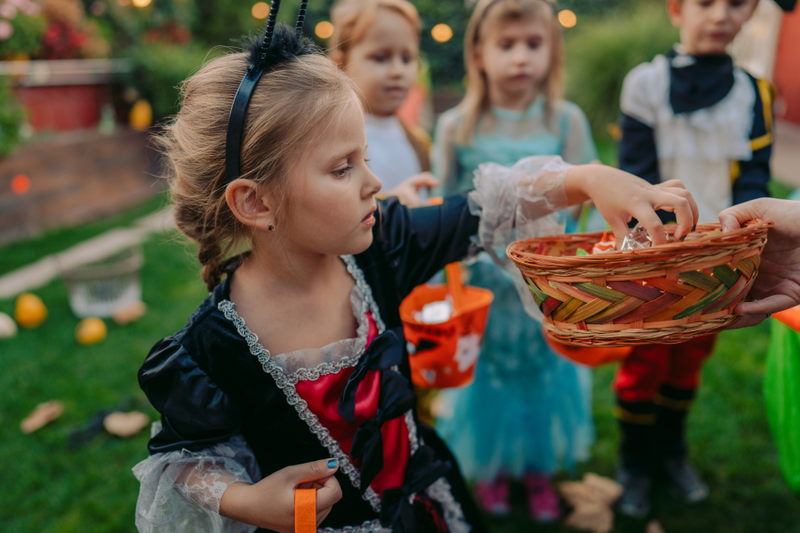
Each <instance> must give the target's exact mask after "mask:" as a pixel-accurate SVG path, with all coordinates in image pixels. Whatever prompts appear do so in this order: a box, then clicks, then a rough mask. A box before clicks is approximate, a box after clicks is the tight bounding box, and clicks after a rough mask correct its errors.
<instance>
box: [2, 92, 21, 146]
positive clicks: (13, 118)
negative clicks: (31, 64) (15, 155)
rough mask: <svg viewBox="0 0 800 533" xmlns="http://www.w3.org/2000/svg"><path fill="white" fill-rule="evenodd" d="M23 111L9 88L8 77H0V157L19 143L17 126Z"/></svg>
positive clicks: (18, 126)
mask: <svg viewBox="0 0 800 533" xmlns="http://www.w3.org/2000/svg"><path fill="white" fill-rule="evenodd" d="M23 120H25V113H24V111H23V110H22V106H20V105H19V102H17V99H16V98H14V93H13V92H12V90H11V83H10V81H9V80H8V78H4V77H0V157H4V156H7V155H9V154H10V153H11V152H13V151H14V148H16V147H17V144H19V140H20V135H19V128H20V126H21V125H22V121H23Z"/></svg>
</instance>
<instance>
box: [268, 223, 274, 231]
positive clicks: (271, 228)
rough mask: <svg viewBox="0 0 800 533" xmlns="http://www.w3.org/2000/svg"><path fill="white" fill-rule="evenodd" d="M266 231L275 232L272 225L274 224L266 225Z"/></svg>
mask: <svg viewBox="0 0 800 533" xmlns="http://www.w3.org/2000/svg"><path fill="white" fill-rule="evenodd" d="M267 230H269V231H274V230H275V223H274V222H270V223H269V224H268V225H267Z"/></svg>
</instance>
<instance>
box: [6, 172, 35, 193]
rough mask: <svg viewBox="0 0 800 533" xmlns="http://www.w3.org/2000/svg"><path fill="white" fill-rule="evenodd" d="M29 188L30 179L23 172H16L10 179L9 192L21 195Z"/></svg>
mask: <svg viewBox="0 0 800 533" xmlns="http://www.w3.org/2000/svg"><path fill="white" fill-rule="evenodd" d="M29 190H31V179H30V178H29V177H28V176H26V175H25V174H17V175H16V176H14V177H13V178H12V179H11V192H13V193H14V194H16V195H18V196H22V195H23V194H25V193H27V192H28V191H29Z"/></svg>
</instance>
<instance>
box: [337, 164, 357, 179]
mask: <svg viewBox="0 0 800 533" xmlns="http://www.w3.org/2000/svg"><path fill="white" fill-rule="evenodd" d="M351 170H353V167H352V165H347V166H346V167H344V168H341V169H339V170H334V171H333V172H332V174H333V175H334V176H336V177H337V178H344V177H346V176H347V175H348V174H349V173H350V171H351Z"/></svg>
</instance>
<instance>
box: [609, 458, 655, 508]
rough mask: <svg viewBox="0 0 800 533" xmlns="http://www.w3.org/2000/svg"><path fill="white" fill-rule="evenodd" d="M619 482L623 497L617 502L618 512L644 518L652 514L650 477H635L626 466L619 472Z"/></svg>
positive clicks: (620, 468) (621, 467)
mask: <svg viewBox="0 0 800 533" xmlns="http://www.w3.org/2000/svg"><path fill="white" fill-rule="evenodd" d="M617 481H618V482H619V484H620V485H622V496H620V498H619V500H617V510H618V511H619V512H620V513H622V514H624V515H627V516H633V517H634V518H644V517H645V516H647V513H649V512H650V487H651V485H652V481H651V479H650V477H649V476H635V475H633V474H631V472H629V471H628V470H627V469H626V468H625V467H624V466H620V467H619V470H618V471H617Z"/></svg>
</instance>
